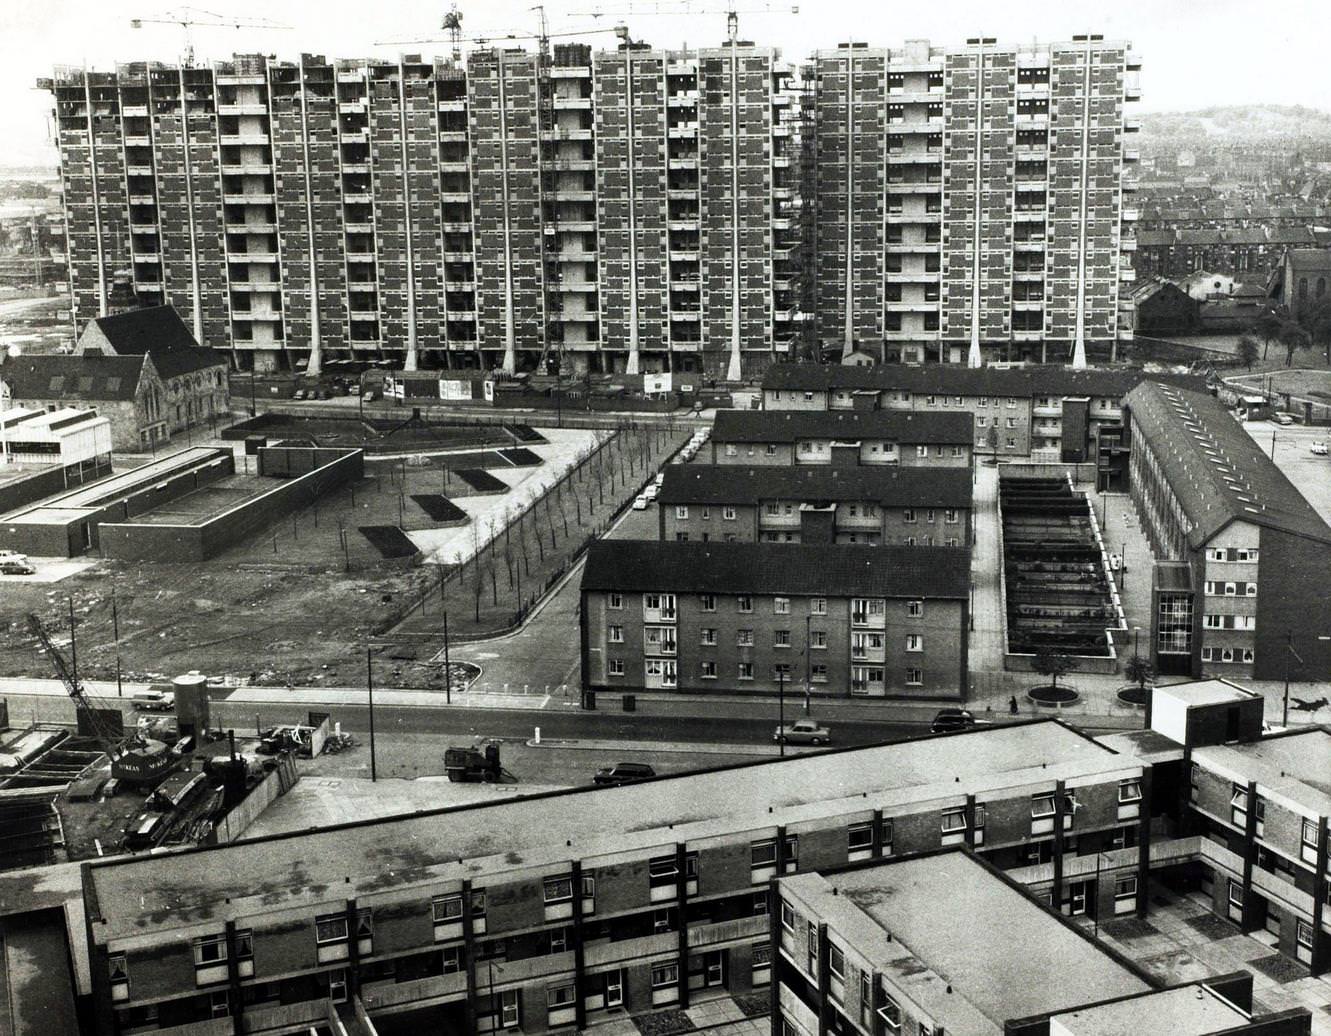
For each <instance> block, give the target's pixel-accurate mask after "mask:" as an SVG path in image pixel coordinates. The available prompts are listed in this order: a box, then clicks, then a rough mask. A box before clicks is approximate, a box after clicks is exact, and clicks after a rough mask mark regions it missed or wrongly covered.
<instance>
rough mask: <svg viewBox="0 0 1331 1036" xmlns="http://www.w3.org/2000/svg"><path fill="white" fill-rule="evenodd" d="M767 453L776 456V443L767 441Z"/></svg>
mask: <svg viewBox="0 0 1331 1036" xmlns="http://www.w3.org/2000/svg"><path fill="white" fill-rule="evenodd" d="M767 455H768V456H769V457H775V456H776V443H774V442H769V443H768V444H767Z"/></svg>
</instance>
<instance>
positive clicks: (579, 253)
mask: <svg viewBox="0 0 1331 1036" xmlns="http://www.w3.org/2000/svg"><path fill="white" fill-rule="evenodd" d="M555 261H556V262H560V263H594V262H596V249H594V248H561V249H560V250H559V251H558V252H556V253H555Z"/></svg>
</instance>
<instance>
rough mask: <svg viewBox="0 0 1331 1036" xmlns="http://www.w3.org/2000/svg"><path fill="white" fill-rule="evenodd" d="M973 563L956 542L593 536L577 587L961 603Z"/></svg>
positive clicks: (967, 591)
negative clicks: (857, 542)
mask: <svg viewBox="0 0 1331 1036" xmlns="http://www.w3.org/2000/svg"><path fill="white" fill-rule="evenodd" d="M970 563H971V555H970V551H969V550H968V549H965V548H961V547H869V546H863V547H860V546H823V545H818V546H815V545H812V544H807V543H712V542H707V543H694V542H687V543H670V542H666V543H662V542H660V541H657V540H598V541H597V542H595V543H593V544H592V545H591V547H590V548H589V549H588V551H587V565H586V568H585V569H584V570H583V574H582V589H583V590H617V591H622V592H628V593H637V592H640V591H649V590H658V591H663V592H666V593H723V594H735V593H748V594H791V595H794V596H817V597H838V596H840V597H845V596H850V595H858V596H863V597H932V598H940V597H946V598H952V599H954V600H965V599H966V597H967V595H968V594H969V593H970Z"/></svg>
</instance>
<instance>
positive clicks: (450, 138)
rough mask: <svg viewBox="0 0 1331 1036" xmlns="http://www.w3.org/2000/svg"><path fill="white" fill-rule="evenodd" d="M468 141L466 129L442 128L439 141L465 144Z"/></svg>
mask: <svg viewBox="0 0 1331 1036" xmlns="http://www.w3.org/2000/svg"><path fill="white" fill-rule="evenodd" d="M466 142H467V131H466V130H440V131H439V143H441V144H465V143H466Z"/></svg>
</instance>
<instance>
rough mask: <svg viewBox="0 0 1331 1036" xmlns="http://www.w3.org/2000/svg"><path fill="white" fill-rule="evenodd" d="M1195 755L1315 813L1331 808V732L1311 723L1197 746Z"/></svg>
mask: <svg viewBox="0 0 1331 1036" xmlns="http://www.w3.org/2000/svg"><path fill="white" fill-rule="evenodd" d="M1192 757H1193V758H1194V759H1195V760H1197V762H1199V763H1201V764H1202V765H1203V766H1205V767H1206V768H1208V769H1210V768H1212V767H1215V768H1217V769H1219V770H1221V771H1222V772H1224V773H1227V774H1229V775H1230V776H1231V777H1233V778H1235V779H1239V778H1241V779H1242V781H1243V782H1244V783H1246V782H1247V781H1256V782H1257V784H1258V785H1259V786H1260V787H1261V788H1262V790H1263V791H1265V792H1273V793H1275V794H1276V795H1278V796H1282V797H1284V798H1286V799H1288V800H1289V801H1290V802H1291V803H1293V804H1294V805H1297V806H1302V807H1303V808H1304V809H1306V810H1309V811H1310V812H1311V813H1312V814H1313V815H1314V816H1323V815H1326V814H1328V813H1331V732H1328V731H1326V730H1324V729H1322V728H1321V727H1312V728H1310V729H1308V730H1303V731H1299V732H1298V733H1295V734H1278V735H1276V736H1275V737H1264V738H1262V739H1261V740H1259V741H1248V742H1243V743H1240V744H1233V745H1211V746H1207V747H1205V748H1194V749H1193V750H1192Z"/></svg>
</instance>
